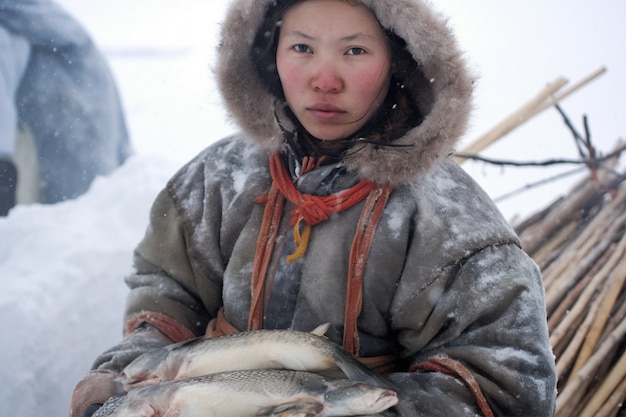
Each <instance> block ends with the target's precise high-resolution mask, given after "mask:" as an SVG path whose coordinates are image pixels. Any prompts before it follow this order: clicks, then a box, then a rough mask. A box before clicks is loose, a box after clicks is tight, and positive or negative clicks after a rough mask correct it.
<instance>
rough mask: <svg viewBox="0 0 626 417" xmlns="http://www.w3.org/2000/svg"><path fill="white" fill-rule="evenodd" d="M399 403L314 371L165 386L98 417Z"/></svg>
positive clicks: (289, 411) (290, 411) (361, 408)
mask: <svg viewBox="0 0 626 417" xmlns="http://www.w3.org/2000/svg"><path fill="white" fill-rule="evenodd" d="M396 403H397V396H396V393H395V392H394V391H391V390H388V389H385V388H379V387H375V386H372V385H369V384H365V383H361V382H356V381H350V380H346V379H335V378H327V377H323V376H321V375H318V374H314V373H310V372H300V371H289V370H247V371H234V372H221V373H217V374H210V375H203V376H198V377H193V378H186V379H180V380H176V381H169V382H162V383H158V384H155V385H150V386H146V387H142V388H137V389H134V390H132V391H130V392H129V393H128V394H127V395H126V396H123V397H113V398H111V399H110V400H109V401H107V402H106V403H105V405H104V406H103V407H102V408H101V409H100V410H98V411H97V412H96V414H94V417H131V416H132V417H156V416H162V417H218V416H219V417H250V416H267V417H270V416H274V417H276V416H282V417H296V416H310V417H313V416H329V417H330V416H352V415H365V414H375V413H379V412H381V411H383V410H386V409H387V408H389V407H391V406H393V405H395V404H396Z"/></svg>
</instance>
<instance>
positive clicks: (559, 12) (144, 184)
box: [0, 0, 626, 417]
mask: <svg viewBox="0 0 626 417" xmlns="http://www.w3.org/2000/svg"><path fill="white" fill-rule="evenodd" d="M60 3H61V4H63V5H64V6H66V7H67V8H68V9H69V10H70V11H71V12H72V13H73V14H74V15H75V16H76V17H77V18H78V19H79V20H80V21H81V22H82V23H83V24H84V25H85V26H86V27H87V28H88V29H89V31H90V32H91V33H92V35H93V37H94V39H95V40H96V42H97V43H98V44H99V45H100V46H101V48H102V50H103V51H104V52H105V54H106V55H107V57H108V59H109V61H110V64H111V67H112V69H113V71H114V73H115V75H116V77H117V79H118V84H119V87H120V90H121V93H122V97H123V101H124V106H125V110H126V113H127V118H128V123H129V127H130V131H131V135H132V140H133V144H134V147H135V151H136V154H135V156H134V157H133V158H132V159H131V160H129V161H128V162H127V163H126V164H125V165H124V166H123V167H122V168H120V169H119V170H118V171H116V172H115V173H114V174H112V175H111V176H109V177H107V178H100V179H98V180H97V181H96V182H95V183H94V184H93V186H92V187H91V189H90V190H89V192H88V193H86V194H85V195H83V196H81V197H80V198H78V199H76V200H74V201H68V202H64V203H61V204H57V205H54V206H41V205H37V204H31V205H21V206H18V207H17V208H15V209H14V210H12V211H11V213H10V215H9V216H8V217H6V218H0V324H1V328H2V329H3V333H4V336H3V342H2V344H1V347H0V386H1V387H2V388H1V389H0V415H11V416H15V417H35V416H37V417H38V416H63V415H67V409H68V405H69V399H70V396H71V392H72V389H73V387H74V386H75V384H76V383H77V381H78V380H79V379H80V378H81V377H82V376H83V375H84V374H85V373H86V372H87V370H88V369H89V367H90V365H91V362H92V361H93V360H94V358H95V357H96V355H97V354H99V353H100V352H102V351H103V350H105V349H106V348H108V347H109V346H111V345H113V344H115V343H116V342H117V341H118V340H119V338H120V336H121V329H122V322H121V321H122V318H121V315H122V310H123V304H124V297H125V294H126V288H125V286H124V283H123V277H124V276H125V275H126V274H127V273H128V272H129V271H130V268H131V257H132V250H133V248H134V246H135V244H136V243H137V242H138V241H139V239H141V237H142V235H143V233H144V230H145V227H146V224H147V217H148V210H149V207H150V204H151V203H152V200H153V199H154V197H155V196H156V193H157V192H158V191H159V190H160V189H161V188H162V187H163V185H164V184H165V182H166V181H167V179H168V178H169V177H170V176H171V175H172V174H173V173H174V172H175V170H176V169H177V168H178V167H180V166H181V165H182V164H183V163H184V162H186V161H187V160H189V159H190V158H191V157H193V156H194V155H195V154H196V153H198V152H199V151H200V150H201V149H203V148H204V147H205V146H206V145H208V144H209V143H211V142H212V141H214V140H216V139H219V138H221V137H223V136H225V135H227V134H229V133H231V132H233V131H234V130H235V129H234V127H233V126H231V125H230V124H228V123H227V122H226V121H225V116H224V113H223V111H222V110H221V108H220V106H219V98H218V96H217V93H216V90H215V85H214V83H213V79H212V74H211V70H210V68H211V65H212V64H213V62H214V61H213V59H214V56H213V51H214V48H215V35H216V33H217V31H218V30H219V23H218V22H220V21H221V19H222V16H223V13H224V8H225V4H226V3H225V2H224V1H213V0H212V1H210V2H209V1H205V0H183V1H180V2H170V1H166V0H136V1H133V2H126V1H122V0H110V1H107V2H85V1H82V0H61V1H60ZM437 7H438V8H440V9H441V10H442V11H443V12H445V13H446V14H449V15H450V24H451V26H452V27H453V28H454V30H455V31H456V32H457V35H458V38H459V42H460V43H461V45H462V47H463V49H465V50H467V56H468V60H469V61H470V63H471V65H472V67H473V69H474V70H475V71H476V72H477V73H478V74H479V75H480V80H479V83H478V85H477V89H476V95H477V97H478V101H477V105H476V113H475V116H474V118H473V120H472V128H471V130H470V132H469V133H468V135H467V138H466V139H465V141H464V143H469V141H471V140H472V139H474V138H476V137H477V136H478V135H479V134H482V133H484V132H485V131H487V130H488V129H490V128H491V127H493V125H495V124H496V123H497V122H499V121H500V120H501V119H503V118H504V117H506V116H507V115H508V114H510V113H511V112H513V111H514V110H516V109H517V108H518V107H520V106H521V105H522V104H524V103H525V102H526V101H528V100H529V99H530V98H532V97H533V96H534V95H535V94H536V93H537V92H538V91H539V90H541V89H542V88H543V87H544V86H545V84H547V83H548V82H551V81H553V80H554V79H556V78H557V77H558V76H561V75H562V76H565V77H568V78H569V79H570V80H571V83H574V82H576V81H578V80H580V79H582V78H584V77H585V76H586V75H588V74H589V73H591V72H593V71H594V70H596V69H597V68H599V67H601V66H606V67H607V69H608V73H607V74H605V75H604V76H602V77H601V78H600V79H599V80H597V81H595V82H594V83H592V84H591V85H589V86H588V87H586V88H584V89H583V90H581V91H580V92H578V93H576V94H575V95H574V96H572V97H571V98H569V99H567V100H566V101H565V102H564V103H563V106H564V108H565V110H566V111H567V112H568V113H569V114H570V116H571V117H572V120H573V122H574V123H575V124H576V125H577V126H581V122H580V121H581V118H582V115H583V114H587V115H589V118H590V123H591V130H592V134H593V138H594V141H595V142H596V144H597V145H598V147H599V148H600V149H601V150H603V151H605V152H606V151H609V150H610V149H611V148H612V147H613V145H614V144H615V142H616V140H617V139H618V138H619V137H624V124H623V120H626V114H625V113H626V106H625V104H626V103H624V97H626V79H624V77H623V74H625V73H626V56H625V55H624V54H623V53H622V52H621V51H623V50H624V42H625V40H626V26H624V25H623V24H622V22H623V21H624V20H625V19H626V3H625V2H621V1H619V0H599V1H595V2H591V1H589V0H553V1H550V2H544V1H541V0H528V1H524V2H503V1H501V0H476V1H473V2H467V1H465V0H440V1H438V2H437ZM580 128H581V130H582V127H580ZM488 154H490V155H492V156H497V157H500V158H511V159H524V160H532V159H542V158H546V157H549V156H550V157H551V156H559V157H566V156H568V157H572V156H575V147H574V145H573V142H572V141H571V134H570V133H569V131H568V130H567V128H566V127H565V126H564V125H563V123H562V121H561V120H560V119H559V116H558V114H557V113H556V112H555V111H554V110H548V111H546V112H544V114H542V115H541V116H539V117H537V118H536V119H533V120H532V121H531V122H529V123H527V124H526V125H524V126H523V127H521V128H519V129H517V130H516V131H515V132H513V133H511V134H510V135H508V136H507V138H506V139H505V140H503V141H501V143H498V144H497V145H494V146H493V147H492V148H490V149H489V150H488ZM464 168H466V169H467V170H468V171H469V172H470V173H471V174H472V175H473V176H474V177H475V178H476V179H477V181H478V182H479V183H481V184H482V185H483V186H484V187H485V188H486V190H487V191H488V192H489V194H490V195H491V196H493V197H497V196H498V195H501V194H502V193H503V192H504V191H508V190H510V189H512V188H513V187H515V186H518V185H523V184H525V183H527V182H529V181H531V179H533V178H539V177H545V176H546V174H547V173H546V171H545V170H533V171H529V170H521V169H517V168H506V169H500V168H496V169H494V168H491V167H489V166H486V165H484V164H475V163H471V164H465V165H464ZM561 170H562V169H561ZM568 184H571V180H570V182H565V183H564V182H560V183H557V184H555V185H553V186H551V187H544V188H543V189H541V190H540V191H538V192H534V193H530V194H524V195H523V196H522V197H521V198H518V199H515V200H512V201H505V202H503V203H502V204H501V208H502V209H503V211H504V212H505V214H506V215H507V217H511V216H512V215H514V214H516V213H521V214H524V215H525V214H528V213H529V212H531V211H533V210H536V209H537V208H540V207H542V206H543V205H544V204H545V203H546V202H547V201H551V200H552V199H553V198H555V197H556V196H557V195H558V194H560V193H562V192H564V190H566V189H567V187H568Z"/></svg>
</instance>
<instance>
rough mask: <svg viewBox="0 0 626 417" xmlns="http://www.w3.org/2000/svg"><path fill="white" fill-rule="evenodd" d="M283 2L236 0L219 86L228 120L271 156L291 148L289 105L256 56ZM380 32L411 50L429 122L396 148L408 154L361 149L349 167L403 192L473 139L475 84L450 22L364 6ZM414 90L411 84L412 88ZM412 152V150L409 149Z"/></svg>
mask: <svg viewBox="0 0 626 417" xmlns="http://www.w3.org/2000/svg"><path fill="white" fill-rule="evenodd" d="M275 1H276V0H254V1H252V0H233V1H232V3H231V5H230V7H229V10H228V12H227V15H226V19H225V22H224V25H223V28H222V33H221V40H220V44H219V47H218V64H217V80H218V85H219V88H220V90H221V93H222V96H223V98H224V101H225V104H226V107H227V110H228V113H229V115H230V117H231V118H232V119H233V120H234V122H235V123H236V124H237V125H238V126H240V128H241V129H242V130H243V131H244V133H245V134H246V135H247V136H249V137H250V138H251V139H252V140H255V141H257V142H258V143H259V144H260V145H261V146H263V147H265V148H266V149H268V150H278V149H280V148H281V146H283V137H282V132H281V129H280V126H279V125H278V122H277V120H276V115H277V114H281V109H282V102H281V100H280V99H279V98H278V97H276V96H275V95H273V94H271V93H270V92H269V89H268V87H267V86H266V84H265V83H264V82H262V81H261V78H260V75H259V72H258V70H257V67H256V64H255V62H254V57H253V53H252V48H253V44H254V40H255V36H256V35H257V32H258V30H259V28H260V27H261V26H262V24H263V23H264V19H265V18H266V12H267V9H268V8H269V7H270V6H271V5H273V4H274V3H275ZM361 3H363V4H364V5H366V6H367V7H369V8H370V9H371V10H372V11H373V12H374V14H375V15H376V17H377V18H378V21H379V22H380V24H381V25H382V26H383V27H384V28H386V29H388V30H390V31H392V32H394V33H395V34H396V35H397V36H399V37H400V38H402V39H403V40H404V41H405V42H406V49H407V51H408V52H409V53H410V54H411V56H412V57H413V59H414V60H415V61H416V62H417V63H418V64H419V66H420V68H421V71H422V73H423V76H424V77H423V79H424V82H423V83H421V84H422V85H420V83H417V84H413V86H412V87H411V88H414V89H415V91H414V92H413V96H414V97H417V102H418V103H417V107H418V108H420V110H421V111H422V112H423V116H424V120H423V121H422V122H421V124H419V125H418V126H417V127H414V128H412V129H411V130H409V131H408V132H407V133H406V134H405V135H404V136H403V137H401V138H399V139H397V140H395V141H394V144H398V145H402V146H393V147H390V146H376V145H371V144H368V145H365V146H364V145H363V144H362V143H360V144H358V145H355V146H358V147H359V150H358V151H356V152H347V155H346V156H345V158H344V160H345V163H346V166H347V167H348V169H349V170H350V171H355V172H357V173H358V175H359V176H360V177H361V178H364V179H369V180H371V181H373V182H376V183H381V184H382V183H389V184H394V185H399V184H402V183H406V182H409V181H411V180H413V179H415V178H416V177H418V176H421V175H422V174H424V173H425V172H426V171H428V170H430V169H431V168H432V166H433V164H434V163H435V162H436V161H437V160H439V159H440V158H445V157H447V156H448V155H449V154H450V153H451V152H452V151H453V150H454V146H455V145H456V143H457V141H458V140H459V138H460V137H461V135H462V134H463V133H464V132H465V129H466V126H467V122H468V118H469V113H470V109H471V96H472V81H473V80H472V78H471V77H470V75H469V73H468V71H467V68H466V64H465V62H464V59H463V57H462V53H461V51H460V50H459V48H458V46H457V43H456V40H455V38H454V36H453V34H452V32H451V30H450V29H449V28H448V27H447V23H446V20H445V18H443V17H442V16H440V15H438V14H437V13H436V12H434V11H433V10H432V9H431V8H430V6H429V5H428V4H427V3H426V2H425V1H422V0H361ZM410 84H411V83H407V85H410ZM406 145H409V146H406Z"/></svg>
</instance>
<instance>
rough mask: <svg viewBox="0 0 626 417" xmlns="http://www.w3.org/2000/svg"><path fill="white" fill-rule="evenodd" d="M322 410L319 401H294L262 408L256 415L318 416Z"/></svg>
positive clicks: (261, 416) (285, 416)
mask: <svg viewBox="0 0 626 417" xmlns="http://www.w3.org/2000/svg"><path fill="white" fill-rule="evenodd" d="M323 412H324V404H322V403H321V402H319V401H312V400H311V401H295V402H290V403H284V404H279V405H277V406H272V407H267V408H264V409H263V410H261V411H259V413H258V414H257V417H318V416H321V415H322V413H323Z"/></svg>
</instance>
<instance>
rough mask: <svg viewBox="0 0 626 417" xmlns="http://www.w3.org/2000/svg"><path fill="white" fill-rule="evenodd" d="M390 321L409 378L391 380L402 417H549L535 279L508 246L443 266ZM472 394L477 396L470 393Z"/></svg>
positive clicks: (547, 353) (549, 381) (549, 386)
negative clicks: (483, 404) (407, 364)
mask: <svg viewBox="0 0 626 417" xmlns="http://www.w3.org/2000/svg"><path fill="white" fill-rule="evenodd" d="M408 300H409V301H408V302H406V303H405V304H404V305H403V306H402V307H401V308H400V309H399V310H398V311H397V313H396V314H395V315H394V318H393V325H394V327H395V328H396V329H397V332H398V335H399V340H400V343H401V345H402V347H403V349H404V356H405V357H406V358H408V359H409V361H410V363H411V364H412V366H411V367H410V369H411V370H413V372H404V373H396V374H392V375H391V376H390V378H391V379H392V380H393V381H394V382H395V383H396V384H398V386H399V387H400V398H401V400H400V402H399V404H398V406H397V407H396V408H395V412H397V413H399V414H400V415H403V416H430V417H434V416H442V417H443V416H452V415H454V416H481V415H488V412H485V411H484V407H483V410H482V411H481V408H480V407H479V404H480V397H481V396H482V397H484V401H485V402H486V405H487V408H489V409H490V410H491V411H492V412H493V415H495V416H551V415H553V413H554V406H555V399H556V398H555V397H556V372H555V367H554V357H553V354H552V351H551V348H550V345H549V340H548V331H547V324H546V313H545V304H544V290H543V283H542V280H541V275H540V273H539V270H538V268H537V266H536V265H535V263H534V262H533V261H532V260H531V259H530V257H528V256H527V255H526V254H525V253H524V252H523V251H522V250H521V249H519V248H518V247H517V246H516V245H515V244H503V245H497V246H496V245H493V246H488V247H486V248H484V249H482V250H480V251H479V252H477V253H475V254H473V255H472V256H469V257H468V258H466V259H464V260H463V261H461V262H460V263H459V264H457V265H452V266H449V267H447V268H445V269H444V270H443V271H441V272H440V274H439V275H438V276H436V277H433V279H432V280H431V283H430V284H429V285H428V286H426V287H425V288H421V289H419V290H417V291H416V293H415V294H414V296H412V297H410V298H408ZM472 384H473V385H472ZM476 391H478V392H476Z"/></svg>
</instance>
